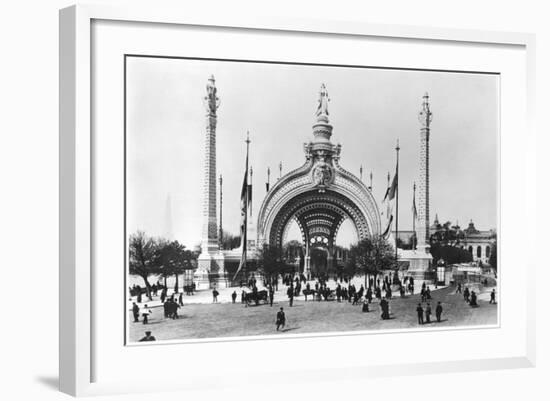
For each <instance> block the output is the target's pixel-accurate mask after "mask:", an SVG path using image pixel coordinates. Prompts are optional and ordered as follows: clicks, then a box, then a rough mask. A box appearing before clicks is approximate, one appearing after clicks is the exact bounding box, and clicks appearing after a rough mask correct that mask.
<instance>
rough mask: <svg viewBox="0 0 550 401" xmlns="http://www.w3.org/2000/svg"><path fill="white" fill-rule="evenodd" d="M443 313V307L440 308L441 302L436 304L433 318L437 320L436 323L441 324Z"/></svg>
mask: <svg viewBox="0 0 550 401" xmlns="http://www.w3.org/2000/svg"><path fill="white" fill-rule="evenodd" d="M442 313H443V306H441V301H440V302H438V303H437V306H436V307H435V317H436V318H437V322H438V323H440V322H441V314H442Z"/></svg>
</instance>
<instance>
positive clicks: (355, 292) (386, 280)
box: [131, 274, 496, 341]
mask: <svg viewBox="0 0 550 401" xmlns="http://www.w3.org/2000/svg"><path fill="white" fill-rule="evenodd" d="M281 282H282V284H284V285H286V297H287V299H288V306H289V307H293V305H294V299H295V297H297V296H299V295H300V294H303V295H304V300H305V301H307V300H308V296H310V295H311V296H312V299H313V300H315V301H318V302H321V301H323V300H324V301H336V302H338V303H342V302H345V303H349V304H351V305H352V306H362V308H361V310H362V312H365V313H368V312H371V311H373V310H374V309H373V304H374V305H376V304H378V310H379V314H380V319H382V320H387V319H391V318H392V312H391V307H390V301H391V300H392V299H393V298H394V297H395V295H394V293H398V296H399V297H401V298H404V297H406V296H407V295H411V294H414V285H415V282H414V279H413V278H412V277H403V278H402V279H399V277H398V275H397V274H394V275H393V277H392V276H391V275H386V276H384V277H378V278H374V277H370V278H369V279H368V280H365V284H360V285H358V287H359V288H358V289H357V288H356V284H355V283H354V282H352V280H351V279H348V278H346V277H339V280H336V282H331V283H330V284H332V287H331V285H330V284H329V281H328V280H327V279H326V278H324V277H318V278H317V279H316V280H315V282H314V283H311V282H310V281H308V280H307V279H306V277H305V276H304V275H303V274H302V275H297V276H294V277H293V276H291V275H286V276H283V277H282V280H281ZM243 284H244V283H243ZM263 284H264V288H262V289H261V290H259V289H258V282H257V279H256V278H250V279H249V280H247V281H246V285H243V286H242V288H241V294H240V301H241V303H242V304H244V306H245V307H248V306H249V305H250V304H251V303H252V302H254V303H255V304H256V305H258V304H259V302H260V301H264V303H269V305H270V306H273V303H274V298H275V293H276V292H277V289H278V285H279V280H267V281H266V280H264V282H263ZM436 288H437V287H436ZM151 290H152V291H151V294H152V295H153V296H158V292H159V291H160V301H161V304H162V306H163V309H164V318H165V319H178V318H179V315H178V310H179V309H180V308H182V307H183V293H175V294H171V295H170V296H168V293H167V289H166V287H163V286H161V285H160V283H157V284H154V285H153V286H152V287H151ZM131 291H132V293H135V294H136V301H135V302H133V303H132V313H133V317H134V322H140V321H141V322H142V323H143V324H148V323H149V318H150V315H151V314H152V312H151V309H150V308H149V307H148V305H147V304H145V305H144V306H143V307H141V308H140V306H139V305H138V304H139V303H140V301H141V296H142V292H143V291H142V289H141V288H140V287H139V286H134V287H132V288H131ZM191 291H194V288H191ZM283 293H284V292H283ZM186 294H188V295H189V293H188V292H186ZM455 294H461V295H462V296H463V298H464V301H465V302H466V303H467V304H468V305H469V306H471V307H478V306H479V305H478V294H476V292H475V291H474V290H473V289H470V288H468V287H467V286H463V285H462V284H461V283H458V284H457V285H456V291H455ZM219 295H220V292H219V291H218V289H216V288H213V289H212V302H213V303H218V302H219V300H218V297H219ZM230 297H231V303H232V304H235V303H237V298H238V297H239V294H237V290H233V291H232V292H231V293H230ZM432 302H433V297H432V292H431V289H430V287H429V286H427V285H426V283H425V282H423V283H422V288H421V291H420V302H419V303H418V305H417V307H416V314H417V319H418V324H419V325H424V324H429V323H432V317H431V316H432V306H431V305H432ZM433 303H434V304H435V302H433ZM489 303H490V304H496V292H495V290H494V289H493V290H492V291H491V293H490V301H489ZM435 305H436V306H435V318H436V321H437V322H438V323H439V322H441V321H442V315H443V305H442V303H441V301H437V303H436V304H435ZM411 312H412V311H411ZM140 319H141V320H140ZM285 323H286V316H285V313H284V310H283V308H282V307H281V308H280V310H279V311H278V312H277V315H276V329H277V331H279V330H280V329H281V328H284V326H285ZM149 334H150V332H149ZM149 337H151V336H149ZM149 337H148V336H147V335H146V337H144V338H149ZM152 338H153V339H154V337H152ZM140 341H151V340H150V339H149V340H145V339H142V340H140Z"/></svg>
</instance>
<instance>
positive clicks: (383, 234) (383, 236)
mask: <svg viewBox="0 0 550 401" xmlns="http://www.w3.org/2000/svg"><path fill="white" fill-rule="evenodd" d="M392 223H393V215H391V216H390V218H389V220H388V224H387V226H386V229H385V230H384V232H383V233H382V238H388V237H389V235H390V233H391V224H392Z"/></svg>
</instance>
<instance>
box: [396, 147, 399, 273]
mask: <svg viewBox="0 0 550 401" xmlns="http://www.w3.org/2000/svg"><path fill="white" fill-rule="evenodd" d="M399 149H400V147H399V138H398V139H397V146H396V147H395V153H396V156H397V165H396V168H395V178H396V180H397V182H396V183H397V185H396V188H395V191H396V192H395V264H396V267H399V265H398V264H397V238H398V237H399Z"/></svg>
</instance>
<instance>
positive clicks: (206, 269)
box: [194, 75, 226, 289]
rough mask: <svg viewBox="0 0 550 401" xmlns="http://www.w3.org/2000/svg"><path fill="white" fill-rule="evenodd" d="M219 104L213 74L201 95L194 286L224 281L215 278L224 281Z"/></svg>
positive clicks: (217, 284)
mask: <svg viewBox="0 0 550 401" xmlns="http://www.w3.org/2000/svg"><path fill="white" fill-rule="evenodd" d="M219 105H220V100H219V98H218V96H217V89H216V81H215V79H214V76H213V75H212V76H211V77H210V78H209V79H208V83H207V84H206V96H205V97H204V106H205V109H206V135H205V143H204V145H205V149H204V150H205V156H204V181H203V191H204V192H203V196H204V198H203V209H202V218H203V226H202V238H201V254H200V255H199V259H198V267H197V270H196V271H195V275H194V281H195V284H196V286H197V289H208V288H211V286H212V287H214V286H218V287H223V286H224V283H221V285H220V283H218V281H220V279H222V281H224V280H223V279H225V269H224V258H223V254H222V253H221V252H220V249H219V241H218V222H217V217H216V214H217V211H216V124H217V121H218V117H217V114H216V112H217V110H218V107H219ZM225 283H226V280H225Z"/></svg>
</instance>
